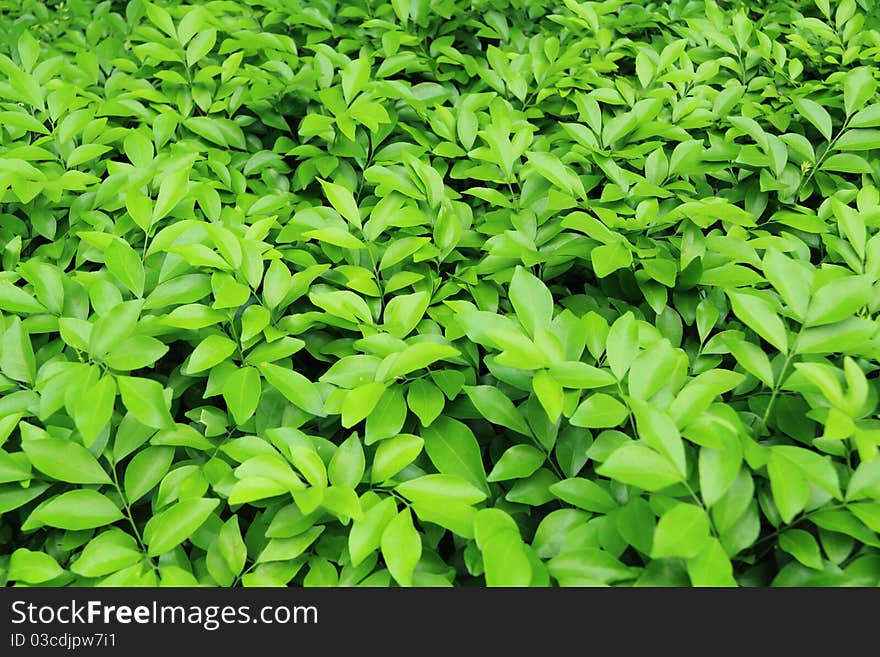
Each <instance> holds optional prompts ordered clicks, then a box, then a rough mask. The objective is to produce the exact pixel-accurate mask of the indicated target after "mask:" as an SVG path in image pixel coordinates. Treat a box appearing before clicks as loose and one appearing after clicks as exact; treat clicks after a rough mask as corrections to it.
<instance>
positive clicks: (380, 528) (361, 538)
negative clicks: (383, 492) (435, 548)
mask: <svg viewBox="0 0 880 657" xmlns="http://www.w3.org/2000/svg"><path fill="white" fill-rule="evenodd" d="M397 515H398V514H397V505H396V504H395V502H394V498H392V497H385V498H383V499H382V500H380V501H378V502H376V503H375V504H374V505H373V506H372V507H370V508H369V509H367V511H366V512H365V513H364V515H363V518H361V519H360V520H355V521H354V523H352V527H351V532H349V534H348V552H349V555H350V556H351V563H352V565H354V566H358V565H360V564H361V563H362V562H363V561H364V559H366V558H367V557H368V556H369V555H370V554H372V553H373V552H374V551H375V550H378V549H379V546H380V544H381V542H382V535H383V534H384V532H385V528H386V527H388V524H389V523H390V522H391V521H392V520H393V519H395V518H396V517H397ZM420 545H421V544H420Z"/></svg>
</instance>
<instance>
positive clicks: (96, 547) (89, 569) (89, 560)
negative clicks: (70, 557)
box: [70, 528, 143, 577]
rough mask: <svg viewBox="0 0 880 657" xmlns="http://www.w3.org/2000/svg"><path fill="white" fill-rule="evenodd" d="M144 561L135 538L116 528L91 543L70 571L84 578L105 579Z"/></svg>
mask: <svg viewBox="0 0 880 657" xmlns="http://www.w3.org/2000/svg"><path fill="white" fill-rule="evenodd" d="M141 559H143V552H141V550H140V549H139V548H138V546H137V543H136V542H135V539H134V537H133V536H131V535H129V534H126V533H125V532H124V531H121V530H119V529H116V528H112V529H108V530H107V531H105V532H102V533H101V534H98V536H96V537H95V538H93V539H92V540H91V541H89V543H88V545H86V546H85V547H84V548H83V551H82V552H80V554H79V557H78V558H77V560H76V561H74V562H73V563H72V564H71V566H70V570H71V571H73V572H74V573H76V574H77V575H82V576H83V577H104V576H105V575H109V574H110V573H115V572H117V571H120V570H122V569H123V568H127V567H129V566H133V565H134V564H136V563H138V562H139V561H140V560H141Z"/></svg>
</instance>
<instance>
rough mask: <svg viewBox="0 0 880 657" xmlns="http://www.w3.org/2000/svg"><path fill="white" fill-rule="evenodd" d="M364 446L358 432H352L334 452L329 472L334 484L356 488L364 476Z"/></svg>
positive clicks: (328, 468) (331, 481)
mask: <svg viewBox="0 0 880 657" xmlns="http://www.w3.org/2000/svg"><path fill="white" fill-rule="evenodd" d="M365 464H366V460H365V458H364V448H363V445H362V444H361V441H360V438H358V435H357V434H356V433H353V434H351V435H350V436H349V437H348V438H347V439H346V440H345V441H343V443H342V444H341V445H340V446H339V447H338V448H337V449H336V451H335V452H334V453H333V458H331V459H330V464H329V465H328V467H327V474H328V477H329V479H330V483H331V484H333V485H334V486H348V487H349V488H355V487H356V486H357V485H358V484H359V483H360V481H361V479H362V478H363V476H364V468H365Z"/></svg>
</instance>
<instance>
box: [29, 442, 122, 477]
mask: <svg viewBox="0 0 880 657" xmlns="http://www.w3.org/2000/svg"><path fill="white" fill-rule="evenodd" d="M21 446H22V449H23V450H24V453H25V454H27V456H28V459H29V460H30V462H31V465H33V466H34V467H35V468H36V469H37V470H39V471H40V472H43V473H45V474H46V475H48V476H49V477H52V478H53V479H57V480H59V481H66V482H68V483H71V484H109V483H110V477H109V476H108V475H107V473H106V472H105V471H104V468H102V467H101V465H100V464H99V463H98V461H97V460H96V459H95V457H94V456H92V454H91V453H90V452H89V450H87V449H86V448H85V447H83V446H82V445H79V444H78V443H75V442H73V441H72V440H60V439H56V438H41V439H39V440H24V441H22V444H21Z"/></svg>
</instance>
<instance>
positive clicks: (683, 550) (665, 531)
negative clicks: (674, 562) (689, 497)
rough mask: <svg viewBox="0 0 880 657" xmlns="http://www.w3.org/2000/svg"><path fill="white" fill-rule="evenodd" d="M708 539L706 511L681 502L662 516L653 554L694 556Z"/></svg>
mask: <svg viewBox="0 0 880 657" xmlns="http://www.w3.org/2000/svg"><path fill="white" fill-rule="evenodd" d="M709 538H710V534H709V517H708V516H707V515H706V512H705V511H704V510H703V509H701V508H700V507H698V506H696V505H694V504H678V505H676V506H674V507H672V508H671V509H670V510H668V511H667V512H666V513H664V514H663V515H662V516H661V517H660V520H659V522H658V523H657V529H656V530H655V531H654V543H653V548H652V550H651V556H652V557H653V558H655V559H657V558H662V557H681V558H684V559H691V558H693V557H696V556H697V555H698V554H699V553H700V551H701V550H702V549H703V547H704V546H705V545H706V543H707V542H708V541H709Z"/></svg>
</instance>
